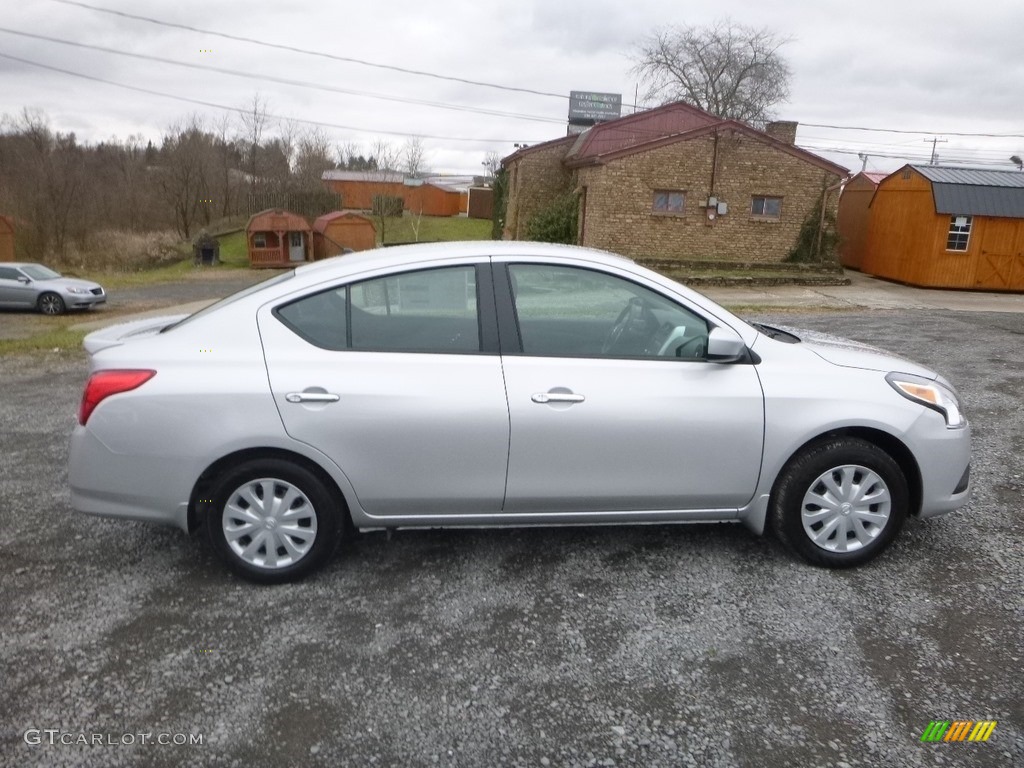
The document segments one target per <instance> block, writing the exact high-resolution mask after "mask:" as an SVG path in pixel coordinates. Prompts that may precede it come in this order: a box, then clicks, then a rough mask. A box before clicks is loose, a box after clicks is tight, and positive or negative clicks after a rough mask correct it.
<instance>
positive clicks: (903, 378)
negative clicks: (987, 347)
mask: <svg viewBox="0 0 1024 768" xmlns="http://www.w3.org/2000/svg"><path fill="white" fill-rule="evenodd" d="M885 380H886V381H888V382H889V384H891V385H892V388H893V389H895V390H896V391H897V392H899V393H900V394H901V395H903V396H904V397H905V398H907V399H908V400H913V401H914V402H915V403H920V404H921V405H923V406H926V407H928V408H931V409H933V410H936V411H938V412H939V413H941V414H942V416H943V418H945V419H946V426H947V427H950V428H956V427H962V426H964V424H966V423H967V419H965V418H964V415H963V413H962V412H961V411H960V401H959V400H958V399H957V396H956V392H954V391H953V390H952V389H951V388H950V387H947V386H945V385H944V384H940V383H939V382H937V381H931V380H930V379H925V378H922V377H921V376H913V375H911V374H909V373H890V374H887V375H886V377H885Z"/></svg>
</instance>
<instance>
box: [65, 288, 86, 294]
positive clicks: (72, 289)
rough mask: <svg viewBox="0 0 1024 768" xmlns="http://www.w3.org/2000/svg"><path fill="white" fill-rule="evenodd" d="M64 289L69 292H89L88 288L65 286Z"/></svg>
mask: <svg viewBox="0 0 1024 768" xmlns="http://www.w3.org/2000/svg"><path fill="white" fill-rule="evenodd" d="M64 290H65V291H67V292H68V293H88V292H89V289H88V288H65V289H64Z"/></svg>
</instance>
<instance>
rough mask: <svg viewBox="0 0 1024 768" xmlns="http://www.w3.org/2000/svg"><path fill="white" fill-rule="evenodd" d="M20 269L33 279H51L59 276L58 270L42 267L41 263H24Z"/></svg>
mask: <svg viewBox="0 0 1024 768" xmlns="http://www.w3.org/2000/svg"><path fill="white" fill-rule="evenodd" d="M21 271H22V272H24V273H25V274H26V275H28V276H29V277H31V278H32V279H33V280H53V279H54V278H57V277H60V272H54V271H53V270H52V269H50V268H49V267H44V266H43V265H42V264H26V265H25V266H24V267H22V268H21Z"/></svg>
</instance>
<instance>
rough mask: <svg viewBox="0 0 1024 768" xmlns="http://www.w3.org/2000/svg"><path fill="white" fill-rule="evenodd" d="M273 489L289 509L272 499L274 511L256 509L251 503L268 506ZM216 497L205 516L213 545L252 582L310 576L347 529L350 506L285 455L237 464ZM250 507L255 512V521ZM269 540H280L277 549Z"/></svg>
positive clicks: (218, 487) (224, 477)
mask: <svg viewBox="0 0 1024 768" xmlns="http://www.w3.org/2000/svg"><path fill="white" fill-rule="evenodd" d="M268 493H270V494H272V495H273V497H274V498H275V499H278V500H279V501H280V502H284V501H286V500H287V499H289V498H291V500H292V501H291V503H290V505H289V507H288V508H281V507H278V506H276V505H275V504H274V502H273V501H272V502H270V503H269V505H268V506H269V509H264V508H262V506H261V507H256V508H254V507H253V505H252V504H251V503H250V501H249V500H253V501H256V503H258V504H260V505H262V504H263V503H264V500H265V499H267V498H268V495H267V494H268ZM211 495H212V499H213V505H212V508H211V509H210V511H209V512H208V513H207V514H206V516H205V519H204V523H205V527H206V532H207V536H208V537H209V539H210V543H211V544H212V546H213V548H214V550H215V551H216V552H217V554H218V555H219V556H220V557H221V559H222V560H224V562H225V564H227V566H228V567H229V568H230V569H231V570H232V571H234V572H235V573H237V574H238V575H239V576H241V577H243V578H245V579H248V580H249V581H254V582H258V583H261V584H282V583H285V582H289V581H295V580H296V579H300V578H302V577H304V576H307V575H308V574H310V573H312V572H313V571H315V570H317V569H318V568H320V567H321V566H323V564H324V563H325V562H327V560H328V559H329V558H330V557H331V555H333V554H334V551H335V549H337V546H338V543H339V541H340V538H341V534H342V531H343V529H344V525H343V521H344V519H345V511H344V508H343V507H342V506H341V505H340V504H339V501H338V500H337V498H336V497H335V495H334V494H332V493H331V492H330V491H329V490H328V489H327V487H326V486H325V485H324V483H323V481H321V480H320V478H319V477H317V475H316V474H314V473H313V472H311V471H310V470H308V469H306V468H305V467H303V466H300V465H298V464H295V463H292V462H290V461H286V460H283V459H274V458H266V459H254V460H252V461H247V462H245V463H243V464H240V465H239V466H237V467H233V468H232V469H230V470H228V471H227V472H225V473H224V474H223V475H222V476H221V477H219V478H217V480H216V482H215V485H214V488H213V492H212V494H211ZM229 505H230V507H229ZM247 509H251V510H252V513H253V514H252V515H251V516H250V518H249V519H246V517H245V512H246V510H247ZM264 512H266V514H263V513H264ZM285 515H287V518H286V517H284V516H285ZM229 529H232V530H233V535H231V537H230V538H231V540H230V541H229V533H228V531H229ZM250 531H251V535H250ZM269 543H276V546H275V547H274V551H273V552H268V549H267V545H268V544H269ZM253 545H255V548H253ZM239 550H241V551H239ZM261 560H262V561H263V562H260V561H261ZM275 560H277V562H274V561H275ZM282 561H283V562H282Z"/></svg>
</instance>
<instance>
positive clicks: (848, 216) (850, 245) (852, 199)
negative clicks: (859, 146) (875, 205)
mask: <svg viewBox="0 0 1024 768" xmlns="http://www.w3.org/2000/svg"><path fill="white" fill-rule="evenodd" d="M885 176H886V174H884V173H866V172H863V171H862V172H861V173H858V174H857V175H856V176H854V177H853V178H852V179H850V180H849V181H848V182H846V185H845V186H844V187H843V194H842V195H840V196H839V210H838V213H837V214H836V229H837V231H838V232H839V262H840V263H841V264H842V265H843V266H844V267H852V268H853V269H860V265H861V262H862V261H863V260H864V247H865V245H866V244H867V237H868V206H869V205H871V198H872V197H873V196H874V194H875V190H876V189H877V188H878V183H879V182H880V181H881V180H882V179H884V178H885Z"/></svg>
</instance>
